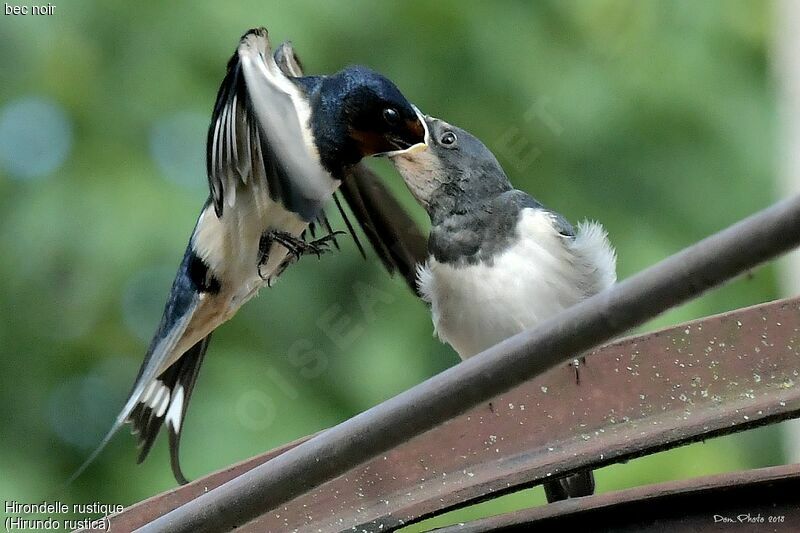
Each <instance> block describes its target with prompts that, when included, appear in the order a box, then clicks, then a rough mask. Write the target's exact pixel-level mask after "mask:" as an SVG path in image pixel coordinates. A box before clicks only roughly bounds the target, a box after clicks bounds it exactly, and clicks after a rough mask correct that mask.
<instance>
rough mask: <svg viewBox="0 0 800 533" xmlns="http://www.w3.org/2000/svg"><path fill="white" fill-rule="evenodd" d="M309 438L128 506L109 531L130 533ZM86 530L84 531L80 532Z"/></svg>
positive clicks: (115, 519)
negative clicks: (129, 532) (126, 532)
mask: <svg viewBox="0 0 800 533" xmlns="http://www.w3.org/2000/svg"><path fill="white" fill-rule="evenodd" d="M309 438H311V436H308V437H304V438H302V439H299V440H297V441H295V442H291V443H289V444H285V445H283V446H280V447H278V448H275V449H274V450H270V451H268V452H266V453H263V454H261V455H257V456H256V457H251V458H250V459H247V460H245V461H242V462H240V463H236V464H235V465H231V466H229V467H226V468H223V469H222V470H219V471H217V472H215V473H213V474H209V475H207V476H205V477H203V478H202V479H198V480H196V481H193V482H192V483H189V484H188V485H184V486H182V487H177V488H174V489H172V490H169V491H167V492H162V493H161V494H157V495H155V496H153V497H152V498H148V499H146V500H144V501H141V502H139V503H136V504H134V505H131V506H130V507H128V508H126V509H125V510H124V511H123V512H121V513H119V514H117V515H114V516H112V517H111V518H110V522H111V529H110V530H111V531H133V530H135V529H137V528H139V527H141V526H143V525H144V524H146V523H148V522H150V521H152V520H154V519H156V518H158V517H159V516H161V515H163V514H165V513H167V512H169V511H171V510H173V509H175V508H176V507H178V506H180V505H182V504H184V503H186V502H188V501H190V500H193V499H194V498H196V497H198V496H199V495H200V494H203V493H205V492H207V491H209V490H211V489H213V488H216V487H218V486H220V485H222V484H223V483H225V482H226V481H229V480H231V479H233V478H235V477H236V476H238V475H239V474H241V473H242V472H246V471H248V470H251V469H252V468H253V467H254V466H256V465H259V464H261V463H264V462H266V461H269V460H270V459H272V458H273V457H275V456H276V455H278V454H280V453H282V452H284V451H286V450H288V449H290V448H293V447H295V446H297V445H298V444H300V443H301V442H303V441H305V440H308V439H309ZM81 531H86V530H81Z"/></svg>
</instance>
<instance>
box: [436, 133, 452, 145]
mask: <svg viewBox="0 0 800 533" xmlns="http://www.w3.org/2000/svg"><path fill="white" fill-rule="evenodd" d="M439 142H440V143H442V144H444V145H447V146H449V145H451V144H455V142H456V134H455V133H453V132H452V131H446V132H444V134H443V135H442V138H441V139H439Z"/></svg>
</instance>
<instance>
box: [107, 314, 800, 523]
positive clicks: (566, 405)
mask: <svg viewBox="0 0 800 533" xmlns="http://www.w3.org/2000/svg"><path fill="white" fill-rule="evenodd" d="M798 331H800V299H794V300H789V301H779V302H772V303H768V304H763V305H758V306H754V307H751V308H748V309H738V310H736V311H732V312H729V313H725V314H722V315H717V316H713V317H706V318H703V319H702V320H697V321H693V322H689V323H686V324H681V325H678V326H675V327H672V328H669V329H665V330H662V331H657V332H653V333H647V334H644V335H638V336H635V337H630V338H627V339H623V340H621V341H618V342H615V343H613V344H609V345H607V346H604V347H602V348H599V349H598V350H596V351H595V352H593V353H591V354H589V355H588V356H587V365H586V366H585V367H584V368H583V371H582V375H581V384H580V386H576V385H575V382H574V379H573V373H572V372H571V370H570V369H568V368H566V367H557V368H555V369H552V370H550V371H548V372H547V373H545V374H543V375H541V376H538V377H537V378H534V379H533V380H530V381H528V382H526V383H524V384H523V385H521V386H519V387H517V388H515V389H513V390H512V391H509V392H508V393H505V394H503V395H502V396H499V397H495V398H493V399H492V400H490V402H489V403H486V404H482V405H480V406H478V407H476V408H474V409H472V410H471V411H468V412H467V413H464V414H462V415H460V416H458V417H456V418H454V419H452V420H450V421H449V422H448V423H447V424H444V425H442V426H439V427H436V428H434V429H432V430H431V431H428V432H426V433H424V434H423V435H420V436H418V437H416V438H414V439H412V440H410V441H408V442H406V443H403V444H402V445H400V446H398V447H396V448H394V449H392V450H391V451H389V452H387V453H386V454H385V459H384V456H382V457H378V458H375V459H372V460H371V461H369V462H367V463H365V464H363V465H361V466H359V467H357V468H355V469H353V470H351V471H350V472H347V473H346V474H344V475H342V476H339V477H338V478H336V479H335V480H332V481H330V482H328V483H325V484H323V485H321V486H319V487H316V488H314V489H313V490H311V491H309V492H308V493H306V494H304V495H302V496H299V497H298V498H295V499H294V500H292V501H291V502H289V503H287V504H286V505H285V506H282V507H281V509H280V511H273V512H269V513H266V514H265V515H263V516H261V517H260V518H258V519H257V520H255V521H253V522H251V523H249V524H247V526H245V529H249V530H253V531H282V530H287V531H292V530H294V529H297V530H300V531H305V530H309V531H318V532H320V531H321V532H333V531H339V530H342V529H349V528H352V527H355V528H356V530H358V531H364V530H366V531H387V530H389V529H391V528H394V527H397V526H399V525H402V524H408V523H410V522H413V521H416V520H419V519H420V518H423V517H426V516H429V515H433V514H437V513H440V512H443V511H445V510H449V509H451V508H454V507H457V506H462V505H468V504H470V503H473V502H475V501H478V500H481V499H485V498H488V497H494V496H496V495H498V494H501V493H503V492H507V491H511V490H518V489H519V488H521V487H525V486H530V485H532V484H537V483H540V482H541V481H543V480H545V479H547V478H549V477H552V476H553V475H556V474H558V473H564V472H567V471H571V470H575V469H579V468H583V467H586V466H595V467H596V466H601V465H603V464H607V463H611V462H615V461H619V460H624V459H628V458H631V457H633V456H636V455H642V454H649V453H655V452H658V451H661V450H664V449H667V448H672V447H674V446H678V445H680V444H683V443H686V442H691V441H694V440H699V439H707V438H710V437H712V436H715V435H719V434H723V433H729V432H734V431H742V430H744V429H747V428H749V427H752V426H754V425H761V424H765V423H769V422H771V421H776V420H780V419H782V418H785V417H789V416H797V414H798V413H800V386H795V385H794V382H795V381H798V385H800V377H798V374H800V333H798ZM290 446H292V445H290ZM285 449H286V448H283V449H280V450H277V451H275V452H270V453H268V454H264V455H263V456H260V457H258V458H255V459H252V460H250V461H247V462H244V463H241V464H240V465H236V466H234V467H231V468H229V469H225V470H223V471H221V472H219V473H217V474H213V475H211V476H208V477H206V478H204V479H201V480H198V481H196V482H194V483H192V484H190V485H188V486H186V487H182V488H179V489H177V490H175V491H170V492H167V493H165V494H163V495H162V496H159V497H156V498H153V499H151V500H148V501H146V502H143V503H141V504H137V505H136V506H133V507H131V508H129V509H126V510H125V511H124V512H123V513H121V514H120V515H117V516H114V517H112V518H111V527H112V528H113V529H115V530H120V531H131V530H133V529H135V528H136V527H139V526H141V525H143V524H145V523H147V522H149V521H151V520H153V519H154V518H156V517H157V516H159V515H161V514H164V513H166V512H167V511H170V510H171V509H173V508H175V507H177V506H179V505H180V504H181V503H183V502H185V501H189V500H191V499H193V498H196V497H197V496H199V495H200V494H203V493H204V492H205V491H206V490H209V489H212V488H214V487H216V486H219V485H220V484H222V483H224V482H225V481H227V480H229V479H231V478H232V477H235V476H236V475H239V474H241V473H243V472H244V471H246V470H249V469H252V468H253V467H254V466H255V465H256V464H261V463H263V462H265V461H266V460H268V458H271V457H274V456H275V455H277V454H278V453H281V452H283V451H285ZM601 489H602V487H601Z"/></svg>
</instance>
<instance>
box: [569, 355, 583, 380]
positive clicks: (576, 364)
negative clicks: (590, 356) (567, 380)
mask: <svg viewBox="0 0 800 533" xmlns="http://www.w3.org/2000/svg"><path fill="white" fill-rule="evenodd" d="M569 366H570V367H571V368H572V369H573V370H574V371H575V384H576V385H580V384H581V367H582V366H586V358H585V357H576V358H575V359H573V360H572V361H570V363H569Z"/></svg>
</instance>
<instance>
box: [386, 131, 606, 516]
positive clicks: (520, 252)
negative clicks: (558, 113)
mask: <svg viewBox="0 0 800 533" xmlns="http://www.w3.org/2000/svg"><path fill="white" fill-rule="evenodd" d="M426 122H427V128H428V130H429V138H428V141H427V142H428V149H427V150H422V151H412V152H405V153H396V154H392V155H391V158H392V162H393V163H394V165H395V167H396V168H397V170H398V171H399V172H400V174H401V176H402V177H403V180H404V181H405V183H406V185H407V186H408V188H409V190H410V191H411V193H412V195H413V196H414V198H415V199H416V200H417V202H419V204H421V205H422V207H423V208H425V210H426V211H427V213H428V215H429V217H430V220H431V232H430V236H429V241H428V254H429V255H428V258H427V261H426V262H425V263H424V264H423V265H421V266H420V268H419V272H418V288H419V292H420V293H421V295H422V297H423V299H424V300H426V301H427V302H428V303H430V306H431V313H432V316H433V324H434V327H435V330H436V332H437V334H438V336H439V338H440V339H441V340H442V341H444V342H446V343H448V344H450V345H451V346H452V347H453V348H454V349H455V350H456V351H457V352H458V354H459V356H461V358H462V359H466V358H468V357H471V356H473V355H475V354H477V353H479V352H482V351H483V350H486V349H487V348H489V347H491V346H493V345H495V344H497V343H498V342H500V341H502V340H504V339H507V338H508V337H511V336H513V335H515V334H517V333H520V332H522V331H523V330H526V329H530V328H532V327H534V326H536V325H537V324H538V323H539V322H541V321H543V320H545V319H548V318H550V317H552V316H554V315H555V314H557V313H559V312H560V311H562V310H564V309H566V308H567V307H570V306H572V305H574V304H576V303H578V302H580V301H581V300H583V299H585V298H588V297H590V296H592V295H594V294H596V293H598V292H600V291H602V290H604V289H606V288H608V287H610V286H611V285H613V284H614V283H615V282H616V254H615V252H614V249H613V248H612V246H611V244H610V243H609V241H608V238H607V235H606V232H605V230H604V229H603V227H602V226H601V225H599V224H597V223H594V222H584V223H582V224H580V225H579V226H578V228H577V231H576V230H575V228H573V226H572V225H571V224H570V223H569V222H568V221H567V220H566V219H565V218H564V217H563V216H561V215H559V214H558V213H556V212H555V211H553V210H551V209H548V208H546V207H544V206H543V205H542V204H541V203H539V202H538V201H537V200H535V199H534V198H533V197H531V196H530V195H528V194H526V193H525V192H523V191H520V190H517V189H515V188H514V187H513V186H512V185H511V183H510V181H509V179H508V177H507V176H506V174H505V172H503V169H502V167H501V166H500V164H499V163H498V162H497V159H496V158H495V157H494V155H493V154H492V153H491V152H490V151H489V149H488V148H486V146H484V144H483V143H482V142H481V141H480V140H478V139H477V138H475V137H474V136H472V135H471V134H469V133H468V132H466V131H464V130H463V129H461V128H457V127H455V126H452V125H450V124H448V123H446V122H444V121H442V120H439V119H436V118H432V117H426ZM577 363H578V362H577V361H576V362H574V363H573V364H575V365H577ZM576 376H577V366H576ZM545 492H546V494H547V498H548V501H555V500H561V499H565V498H568V497H575V496H584V495H589V494H592V493H593V492H594V477H593V475H592V473H591V471H585V472H578V473H576V474H573V475H570V476H567V477H565V478H562V479H559V480H554V481H549V482H547V483H545Z"/></svg>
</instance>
